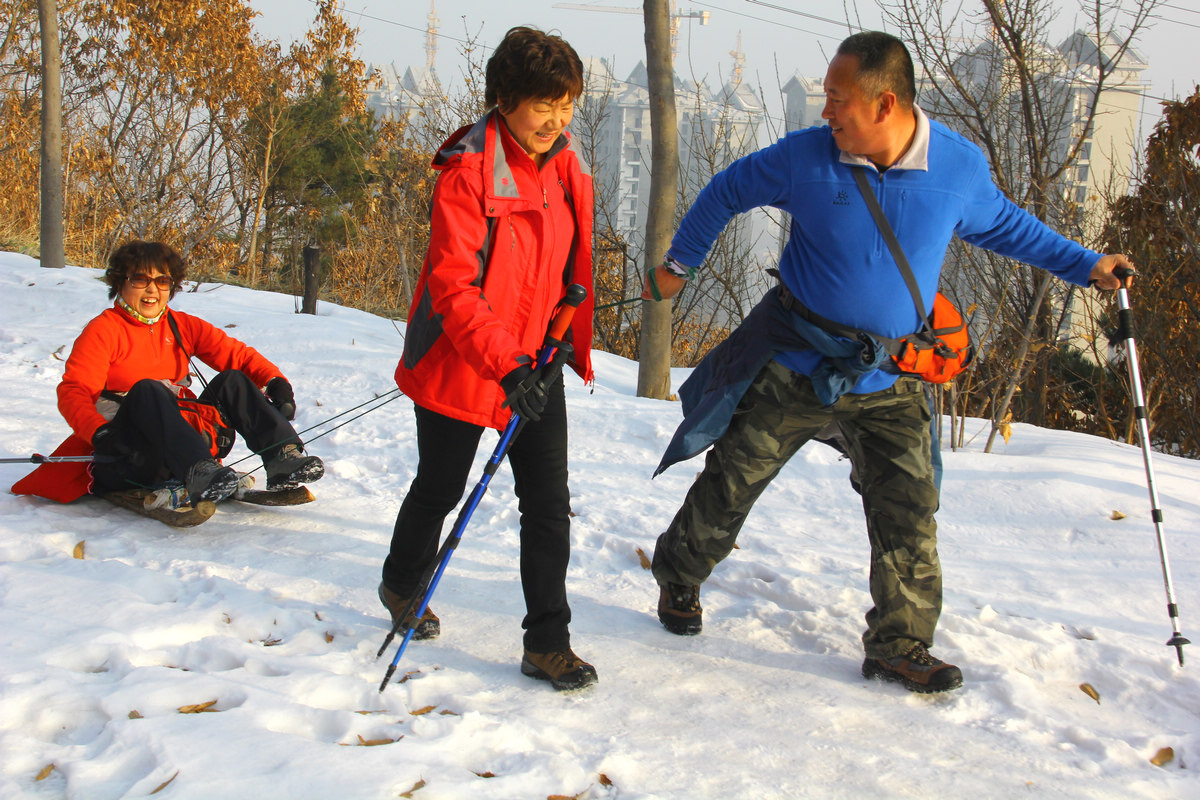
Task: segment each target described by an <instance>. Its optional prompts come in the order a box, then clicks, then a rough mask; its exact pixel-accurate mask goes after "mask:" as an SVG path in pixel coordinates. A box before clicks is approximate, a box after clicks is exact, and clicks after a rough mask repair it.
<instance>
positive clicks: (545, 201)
mask: <svg viewBox="0 0 1200 800" xmlns="http://www.w3.org/2000/svg"><path fill="white" fill-rule="evenodd" d="M549 207H550V196H549V195H547V194H546V187H545V186H543V187H542V208H549Z"/></svg>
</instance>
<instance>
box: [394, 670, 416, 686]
mask: <svg viewBox="0 0 1200 800" xmlns="http://www.w3.org/2000/svg"><path fill="white" fill-rule="evenodd" d="M420 674H421V670H419V669H410V670H409V671H408V672H406V673H404V675H403V676H402V677H401V678H400V680H398V681H396V683H404V682H405V681H407V680H408V679H409V678H411V677H412V676H414V675H420Z"/></svg>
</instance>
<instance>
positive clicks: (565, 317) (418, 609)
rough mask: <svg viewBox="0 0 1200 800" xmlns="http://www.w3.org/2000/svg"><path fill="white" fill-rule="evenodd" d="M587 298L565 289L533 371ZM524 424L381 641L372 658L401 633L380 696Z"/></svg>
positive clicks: (496, 457)
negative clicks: (476, 509)
mask: <svg viewBox="0 0 1200 800" xmlns="http://www.w3.org/2000/svg"><path fill="white" fill-rule="evenodd" d="M586 298H587V289H585V288H584V287H582V286H580V285H579V284H577V283H573V284H571V285H570V286H568V287H567V295H566V297H564V298H563V300H562V302H561V303H559V305H558V309H557V310H556V311H555V312H554V318H553V319H551V320H550V330H549V331H547V333H546V338H545V340H544V341H543V342H542V348H541V350H539V351H538V357H537V364H536V366H535V370H536V369H539V368H541V367H544V366H545V365H546V364H549V363H550V361H551V359H555V356H556V355H558V354H559V353H564V354H565V352H566V351H563V350H562V349H561V348H560V345H562V343H563V341H562V340H563V337H564V336H565V335H566V333H567V328H568V327H570V325H571V319H572V318H573V317H574V316H575V309H577V308H579V304H580V303H582V302H583V301H584V300H585V299H586ZM555 360H557V361H558V369H560V370H561V369H562V361H563V360H565V359H555ZM524 425H525V420H524V419H523V418H521V417H520V416H518V415H517V414H515V413H514V414H513V415H512V418H511V419H509V421H508V425H506V426H505V427H504V431H503V433H501V434H500V441H499V442H497V443H496V449H495V450H493V451H492V455H491V458H489V459H488V462H487V465H486V466H485V467H484V468H483V477H481V478H480V479H479V483H477V484H475V488H474V489H472V490H471V495H470V496H469V497H468V498H467V502H466V503H465V504H464V505H463V507H462V510H461V511H459V512H458V519H456V520H455V521H454V529H453V530H451V531H450V535H449V536H448V537H446V541H445V542H443V543H442V547H441V549H440V550H439V551H438V555H437V558H435V559H434V561H433V563H432V564H430V565H429V568H428V569H426V571H425V574H424V575H423V576H421V583H420V586H421V587H425V589H424V591H418V592H417V593H416V595H415V596H414V597H413V599H412V600H410V601H409V603H408V606H407V607H406V608H405V609H404V612H403V613H402V614H400V616H399V619H398V620H397V621H396V622H395V623H394V624H393V625H392V629H391V631H389V632H388V635H387V638H386V639H384V640H383V644H382V645H381V646H380V648H379V652H378V653H376V654H375V657H376V658H379V657H380V656H381V655H383V651H384V650H386V649H387V647H388V645H389V644H391V643H392V640H393V639H394V638H395V637H396V634H398V633H399V632H400V630H401V629H402V628H403V629H404V638H403V639H401V640H400V647H399V648H397V650H396V656H395V657H394V658H393V659H392V663H391V664H389V665H388V668H387V674H386V675H384V676H383V682H382V683H380V684H379V691H380V692H382V691H383V690H384V689H385V688H386V687H387V685H388V682H389V681H390V680H391V679H392V675H393V674H394V673H395V672H396V665H397V664H398V663H400V657H401V656H403V655H404V650H405V648H407V647H408V643H409V642H410V641H411V640H412V637H413V633H415V632H416V629H417V625H419V624H420V622H421V617H422V616H423V615H424V614H425V608H426V607H427V606H428V605H429V599H430V598H431V597H433V592H434V590H435V589H437V585H438V581H440V580H441V579H442V573H444V572H445V571H446V565H447V564H448V563H449V562H450V556H451V555H452V554H453V553H454V550H455V548H457V547H458V543H459V541H461V540H462V534H463V530H464V529H465V528H466V527H467V522H469V521H470V519H471V514H473V513H474V512H475V507H476V506H478V505H479V501H480V500H482V499H483V495H484V493H485V492H487V488H488V484H490V483H491V482H492V476H493V475H495V474H496V471H497V470H498V469H499V468H500V462H501V461H503V460H504V456H505V455H506V454H507V453H508V449H509V447H511V446H512V443H513V439H515V438H516V437H517V434H518V433H520V432H521V428H522V427H524Z"/></svg>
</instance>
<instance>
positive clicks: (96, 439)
mask: <svg viewBox="0 0 1200 800" xmlns="http://www.w3.org/2000/svg"><path fill="white" fill-rule="evenodd" d="M92 451H93V453H94V454H95V455H96V456H98V457H99V458H100V459H102V460H104V461H128V460H131V457H132V456H133V455H134V452H133V449H132V448H131V447H130V446H129V445H128V444H126V443H125V440H124V439H122V438H121V433H120V431H118V430H117V429H116V428H114V427H113V424H112V423H111V422H106V423H104V424H103V425H101V426H100V427H99V428H96V432H95V433H93V434H92Z"/></svg>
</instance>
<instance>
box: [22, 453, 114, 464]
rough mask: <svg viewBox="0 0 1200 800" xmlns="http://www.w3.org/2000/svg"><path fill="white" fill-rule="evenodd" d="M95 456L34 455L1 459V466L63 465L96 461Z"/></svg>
mask: <svg viewBox="0 0 1200 800" xmlns="http://www.w3.org/2000/svg"><path fill="white" fill-rule="evenodd" d="M95 460H96V457H95V456H44V455H42V454H41V453H34V454H33V455H31V456H25V457H23V458H0V464H63V463H66V462H68V461H95Z"/></svg>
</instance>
